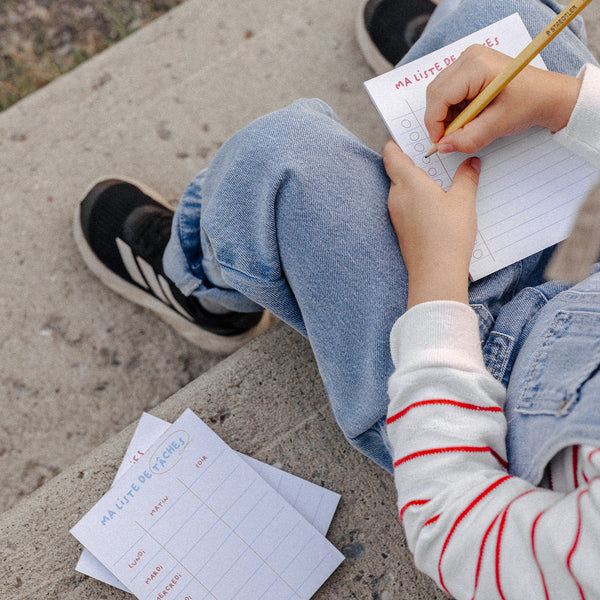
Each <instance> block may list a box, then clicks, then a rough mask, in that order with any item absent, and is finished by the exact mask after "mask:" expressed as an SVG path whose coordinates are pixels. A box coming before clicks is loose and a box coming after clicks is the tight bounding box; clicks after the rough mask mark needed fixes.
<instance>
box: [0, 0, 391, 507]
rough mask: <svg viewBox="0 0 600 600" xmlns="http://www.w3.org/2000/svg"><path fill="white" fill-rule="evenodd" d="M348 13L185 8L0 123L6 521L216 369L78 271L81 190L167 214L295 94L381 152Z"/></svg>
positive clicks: (340, 5)
mask: <svg viewBox="0 0 600 600" xmlns="http://www.w3.org/2000/svg"><path fill="white" fill-rule="evenodd" d="M357 4H358V2H357V1H353V2H352V3H348V2H347V1H345V0H335V1H332V2H331V3H327V5H326V6H322V3H319V2H317V1H316V0H310V1H306V2H303V3H294V2H291V1H290V0H282V1H281V2H277V3H271V2H267V1H266V0H255V2H253V3H252V6H249V5H247V4H245V5H243V7H240V5H239V3H235V2H233V1H224V2H219V3H218V4H217V3H214V2H210V1H206V0H190V1H189V2H187V3H185V4H183V5H182V6H180V7H179V8H177V9H175V10H174V11H172V12H170V13H169V14H167V15H166V16H165V17H163V18H162V19H159V20H158V21H156V22H155V23H153V24H152V25H150V26H149V27H147V28H145V29H143V30H142V31H140V32H138V33H137V34H134V35H133V36H131V37H130V38H128V39H126V40H125V41H123V42H122V43H120V44H118V45H117V46H115V47H113V48H111V49H110V50H108V51H107V52H105V53H103V54H101V55H99V56H97V57H96V58H94V59H93V60H91V61H89V62H87V63H85V64H84V65H82V66H81V67H80V68H78V69H77V70H75V71H74V72H72V73H70V74H68V75H66V76H64V77H62V78H60V79H59V80H57V81H56V82H54V83H53V84H51V85H49V86H48V87H46V88H44V89H43V90H40V91H39V92H37V93H36V94H33V95H32V96H30V97H29V98H26V99H25V100H23V101H22V102H20V103H18V104H17V105H15V106H14V107H12V108H11V109H9V110H8V111H5V112H4V113H2V114H0V172H1V173H2V185H1V186H0V207H1V208H2V209H1V210H0V255H1V256H3V257H4V259H5V263H4V266H5V269H4V272H3V284H2V287H1V288H0V316H1V319H0V361H1V364H2V370H1V374H0V393H1V394H2V397H3V399H4V409H5V418H4V419H3V420H2V424H1V425H0V426H1V427H2V429H1V430H0V431H1V435H0V455H2V458H3V461H4V463H5V465H6V468H5V470H4V473H3V475H2V485H1V486H0V510H5V509H7V508H9V507H11V506H14V505H15V503H16V502H18V500H19V499H21V498H23V497H25V496H26V495H27V494H28V493H30V492H31V491H32V490H34V489H35V488H36V487H38V486H39V485H40V484H42V483H43V482H44V481H47V480H48V479H49V478H50V477H51V476H53V475H55V474H56V473H58V472H60V471H61V470H62V469H64V468H65V467H66V466H68V465H69V464H71V463H72V462H73V461H74V460H76V459H77V457H78V456H81V455H83V454H85V453H86V452H88V451H89V450H91V449H92V448H93V447H95V446H96V445H97V444H99V443H101V442H102V441H104V440H106V439H108V438H109V437H110V436H111V435H112V434H114V433H116V432H118V431H120V430H121V429H122V428H123V427H124V426H125V425H127V424H128V423H131V422H132V421H133V420H134V419H136V418H137V417H138V416H139V414H140V412H141V411H142V410H144V409H149V408H152V407H153V406H156V404H157V403H158V402H160V401H161V400H163V399H164V398H167V397H168V396H169V395H170V394H172V393H174V392H175V391H176V390H177V389H179V388H180V387H182V386H183V385H185V384H186V383H188V382H189V381H191V380H193V379H194V378H195V377H197V376H198V375H200V374H201V373H202V372H204V371H205V370H206V369H208V368H210V367H211V366H213V365H215V364H217V363H218V361H219V360H220V357H215V356H211V355H208V354H206V353H203V352H200V351H198V349H197V348H195V347H193V346H191V345H189V344H187V343H186V342H185V341H182V340H181V339H180V338H179V337H177V336H176V335H175V334H174V333H173V332H172V331H171V330H170V329H169V328H168V327H167V326H166V325H164V324H163V323H162V321H160V320H159V319H157V318H155V317H154V316H153V315H152V314H150V313H148V312H147V311H144V310H141V309H139V308H137V307H135V306H132V305H129V304H128V303H126V302H124V301H123V300H121V299H120V298H118V297H117V296H116V295H114V294H113V293H112V292H110V291H109V290H106V289H105V288H104V287H103V286H102V284H100V283H99V282H98V281H97V280H96V279H95V278H94V277H93V276H92V275H91V274H90V273H89V272H88V270H87V269H86V268H85V266H84V265H83V263H82V261H81V260H80V258H79V256H78V253H77V251H76V249H75V245H74V242H73V238H72V232H71V218H72V214H73V211H74V209H75V207H76V205H77V203H78V201H79V199H80V197H81V196H82V194H83V193H84V192H85V191H86V190H87V188H88V186H89V185H90V183H91V182H92V181H94V180H95V179H97V178H98V177H101V176H105V175H107V174H114V173H121V174H126V175H129V176H132V177H135V178H137V179H139V180H141V181H144V182H146V183H147V184H148V185H150V186H152V187H154V188H155V189H157V190H158V191H159V192H161V194H162V195H163V196H164V197H166V198H170V199H173V201H174V202H175V201H176V199H177V198H178V197H179V195H180V194H181V192H182V190H183V189H184V187H185V186H186V185H187V183H188V182H189V180H190V179H191V178H192V177H193V176H194V175H195V174H196V173H197V171H198V170H200V169H201V168H202V167H204V166H205V165H206V164H207V163H208V161H209V160H210V158H211V156H212V154H213V153H214V151H215V150H216V149H217V148H218V147H219V146H220V144H221V143H222V142H223V141H224V140H225V139H227V137H229V136H230V135H231V134H232V133H234V132H235V131H236V130H237V129H239V128H240V127H242V126H244V125H245V124H247V123H248V122H249V121H250V120H252V119H253V118H255V117H258V116H260V115H261V114H263V113H264V112H267V111H269V110H274V109H276V108H279V107H281V106H284V105H286V104H288V103H289V102H292V101H293V100H294V99H296V98H297V97H298V96H302V95H311V96H312V95H318V96H322V97H324V98H325V99H326V100H327V101H329V102H330V104H332V105H333V106H336V108H337V109H338V110H339V112H340V114H341V115H342V118H344V119H345V120H346V121H347V122H348V123H354V124H356V125H357V133H359V134H360V135H361V136H363V137H365V138H370V139H371V140H377V139H378V140H379V141H375V142H374V143H383V141H384V140H385V130H384V128H383V126H382V125H381V123H380V120H379V118H378V116H377V115H376V113H375V111H374V110H373V109H372V108H371V107H370V105H369V100H368V98H367V97H366V94H365V93H364V92H363V90H362V81H363V80H364V79H366V78H367V77H369V76H370V71H369V70H368V68H367V67H366V66H365V64H364V62H363V61H362V57H361V55H360V53H359V51H358V49H357V48H356V45H355V43H354V38H353V19H354V9H355V6H356V5H357ZM364 115H368V117H367V118H365V116H364ZM158 340H160V344H159V343H157V342H158ZM23 440H27V443H26V444H23Z"/></svg>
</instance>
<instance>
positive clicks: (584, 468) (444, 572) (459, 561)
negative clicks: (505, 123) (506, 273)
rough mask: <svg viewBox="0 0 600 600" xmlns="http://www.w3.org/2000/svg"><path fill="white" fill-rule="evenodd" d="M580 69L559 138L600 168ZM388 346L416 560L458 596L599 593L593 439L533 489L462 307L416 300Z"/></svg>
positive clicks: (592, 96)
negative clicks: (512, 457)
mask: <svg viewBox="0 0 600 600" xmlns="http://www.w3.org/2000/svg"><path fill="white" fill-rule="evenodd" d="M579 77H580V78H581V79H582V80H583V82H582V87H581V91H580V94H579V98H578V101H577V104H576V106H575V109H574V110H573V114H572V115H571V119H570V120H569V123H568V125H567V126H566V127H565V128H564V129H563V130H561V131H560V132H558V133H557V134H556V135H555V138H556V139H557V141H559V142H560V143H562V144H563V145H565V146H566V147H568V148H569V149H571V150H572V151H574V152H576V153H578V154H580V155H582V156H584V157H585V158H587V159H588V160H589V161H590V162H592V163H594V164H596V165H598V166H600V69H598V68H597V67H595V66H592V65H586V67H584V69H582V71H581V72H580V74H579ZM391 350H392V357H393V360H394V364H395V366H396V371H395V373H394V374H393V376H392V377H391V379H390V383H389V393H390V406H389V412H388V431H389V436H390V440H391V443H392V447H393V455H394V456H393V458H394V463H395V479H396V487H397V490H398V506H399V516H400V520H401V521H402V523H403V525H404V528H405V531H406V535H407V540H408V544H409V547H410V549H411V550H412V552H413V553H414V557H415V563H416V565H417V567H418V568H419V569H421V570H422V571H424V572H425V573H427V574H428V575H430V576H431V577H432V578H433V579H434V580H435V581H436V582H437V583H438V585H439V586H440V587H441V588H442V589H444V590H445V591H446V592H448V593H449V594H450V595H452V596H454V597H455V598H456V599H458V600H462V599H463V598H464V599H468V600H470V599H472V598H475V599H477V598H482V599H484V600H493V599H495V598H499V599H506V600H509V599H519V600H522V599H527V600H530V599H536V600H537V599H538V598H540V599H542V600H543V599H546V598H548V599H552V600H571V599H574V600H577V599H583V598H584V599H586V600H591V599H600V440H599V444H598V445H599V447H591V446H572V447H569V448H567V449H565V450H563V451H562V452H560V453H559V454H558V455H557V456H556V457H554V459H553V460H552V461H551V463H550V464H549V465H548V468H547V471H546V476H545V478H544V480H543V481H542V483H541V485H540V487H535V486H533V485H531V484H530V483H528V482H526V481H524V480H522V479H519V478H516V477H512V476H510V475H509V474H508V472H507V470H506V466H507V464H506V447H505V433H506V419H505V417H504V413H503V410H502V409H503V406H504V402H505V397H506V392H505V389H504V388H503V386H502V385H501V384H499V383H498V382H497V381H496V380H495V379H494V378H493V377H492V376H491V375H490V374H489V373H488V372H487V371H486V369H485V366H484V364H483V359H482V354H481V345H480V341H479V331H478V323H477V317H476V315H475V313H474V312H473V311H472V309H471V308H470V307H468V306H466V305H464V304H460V303H455V302H430V303H425V304H420V305H418V306H415V307H414V308H412V309H411V310H409V311H408V312H407V313H406V314H405V315H403V316H402V317H401V318H400V319H399V320H398V321H397V323H396V325H395V326H394V329H393V331H392V334H391Z"/></svg>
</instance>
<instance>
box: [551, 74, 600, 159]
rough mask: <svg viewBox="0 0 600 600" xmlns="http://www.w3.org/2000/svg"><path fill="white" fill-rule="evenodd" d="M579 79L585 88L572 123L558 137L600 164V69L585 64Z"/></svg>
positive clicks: (567, 145)
mask: <svg viewBox="0 0 600 600" xmlns="http://www.w3.org/2000/svg"><path fill="white" fill-rule="evenodd" d="M577 78H578V79H581V90H580V92H579V96H578V98H577V102H576V104H575V108H574V109H573V112H572V113H571V117H570V118H569V122H568V123H567V125H566V126H565V127H563V128H562V129H561V130H560V131H557V132H556V133H555V134H554V136H553V137H554V139H555V140H556V141H558V142H559V143H560V144H561V145H563V146H565V147H566V148H568V149H569V150H571V151H572V152H574V153H575V154H578V155H579V156H581V157H583V158H585V159H586V160H588V161H589V162H591V163H592V164H594V165H600V68H598V67H596V66H595V65H592V64H586V65H584V66H583V67H582V68H581V70H580V71H579V73H578V74H577Z"/></svg>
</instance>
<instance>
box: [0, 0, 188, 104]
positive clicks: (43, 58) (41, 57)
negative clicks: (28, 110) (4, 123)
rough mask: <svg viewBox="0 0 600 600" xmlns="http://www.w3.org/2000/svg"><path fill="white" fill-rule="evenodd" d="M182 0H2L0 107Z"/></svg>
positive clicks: (13, 101)
mask: <svg viewBox="0 0 600 600" xmlns="http://www.w3.org/2000/svg"><path fill="white" fill-rule="evenodd" d="M183 1H184V0H3V1H2V2H1V3H0V110H4V109H6V108H8V107H9V106H10V105H11V104H14V103H15V102H17V101H18V100H19V99H20V98H22V97H23V96H26V95H27V94H29V93H31V92H33V91H35V90H36V89H38V88H40V87H42V86H44V85H46V84H47V83H49V82H50V81H52V80H53V79H55V78H56V77H58V76H59V75H62V74H63V73H66V72H67V71H69V70H71V69H72V68H74V67H76V66H77V65H78V64H80V63H82V62H83V61H85V60H87V59H88V58H90V57H91V56H94V54H97V53H98V52H101V51H102V50H104V49H105V48H107V47H108V46H110V45H112V44H114V43H115V42H118V41H119V40H121V39H123V38H124V37H126V36H127V35H129V34H130V33H132V32H134V31H136V30H137V29H139V28H140V27H142V26H144V25H145V24H147V23H149V22H150V21H152V20H153V19H155V18H157V17H159V16H160V15H162V14H164V13H165V12H167V11H169V10H170V9H172V8H174V7H175V6H177V5H178V4H181V3H182V2H183Z"/></svg>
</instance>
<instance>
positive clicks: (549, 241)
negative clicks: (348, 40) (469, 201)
mask: <svg viewBox="0 0 600 600" xmlns="http://www.w3.org/2000/svg"><path fill="white" fill-rule="evenodd" d="M530 41H531V36H530V35H529V33H528V31H527V29H526V27H525V25H524V24H523V21H522V20H521V17H520V16H519V15H518V14H516V13H515V14H513V15H511V16H509V17H506V18H505V19H502V20H501V21H498V22H497V23H494V24H493V25H490V26H489V27H486V28H484V29H482V30H480V31H478V32H476V33H473V34H471V35H469V36H467V37H465V38H462V39H461V40H458V41H457V42H455V43H453V44H450V45H448V46H445V47H444V48H442V49H440V50H438V51H436V52H433V53H431V54H428V55H427V56H424V57H423V58H420V59H418V60H415V61H413V62H411V63H408V64H406V65H403V66H401V67H398V68H397V69H394V70H392V71H389V72H388V73H384V74H383V75H380V76H378V77H375V78H373V79H371V80H369V81H366V82H365V87H366V89H367V92H368V93H369V95H370V97H371V99H372V101H373V103H374V104H375V106H376V107H377V109H378V110H379V112H380V114H381V116H382V117H383V120H384V121H385V123H386V125H387V127H388V129H389V131H390V133H391V135H392V137H393V138H394V140H395V141H396V143H397V144H398V145H399V146H400V148H402V150H403V151H404V152H405V153H407V154H408V155H409V156H410V157H411V158H412V159H413V161H414V162H415V164H416V165H417V166H419V167H420V168H422V169H423V170H424V171H425V172H426V173H427V174H428V175H429V176H430V177H431V178H432V179H434V180H435V181H437V182H438V183H439V184H440V186H441V187H443V188H444V189H448V188H449V186H450V183H451V181H452V178H453V176H454V174H455V172H456V169H457V168H458V166H459V165H460V164H461V163H462V162H463V160H465V158H466V157H467V156H468V155H466V154H461V153H457V152H455V153H452V154H444V155H440V154H434V155H433V156H431V157H429V158H427V157H426V156H425V155H426V153H427V151H428V150H429V148H430V147H431V140H430V139H429V136H428V133H427V129H426V128H425V125H424V121H423V118H424V114H425V104H426V97H425V93H426V89H427V85H428V84H429V83H430V82H431V81H432V80H433V79H434V78H435V76H436V75H437V74H438V73H439V72H441V71H443V70H444V69H445V68H446V67H447V66H449V65H451V64H452V63H453V62H454V61H455V60H456V59H457V58H458V57H459V56H460V54H461V53H462V52H463V51H464V50H465V49H466V48H467V47H469V46H471V45H473V44H481V45H485V46H488V47H490V48H494V49H496V50H498V51H500V52H503V53H504V54H507V55H509V56H511V57H514V56H516V55H517V54H518V53H519V52H520V51H521V50H522V49H523V48H524V47H525V46H526V45H527V44H528V43H529V42H530ZM531 64H532V65H533V66H536V67H538V68H544V69H545V66H544V63H543V60H542V59H541V57H540V56H537V57H536V58H535V59H534V60H533V61H532V63H531ZM532 93H535V90H533V91H532ZM477 156H479V157H480V158H481V160H482V171H481V176H480V182H479V188H478V193H477V203H476V206H477V228H478V231H477V239H476V242H475V247H474V249H473V255H472V258H471V264H470V276H471V278H472V279H473V280H477V279H480V278H481V277H484V276H486V275H489V274H490V273H493V272H494V271H497V270H499V269H501V268H503V267H506V266H507V265H510V264H512V263H514V262H517V261H519V260H521V259H523V258H525V257H527V256H530V255H532V254H534V253H536V252H539V251H540V250H543V249H545V248H547V247H549V246H551V245H553V244H555V243H558V242H560V241H561V240H563V239H565V238H566V237H567V236H568V234H569V232H570V229H571V227H572V224H573V221H574V219H575V216H576V213H577V209H578V208H579V205H580V204H581V202H582V200H583V198H585V196H586V195H587V193H588V192H589V191H590V189H591V187H592V186H593V184H594V182H595V181H596V179H597V176H598V172H597V169H596V168H595V167H593V166H592V165H590V164H589V163H587V162H586V161H585V160H584V159H582V158H581V157H579V156H576V155H574V154H573V153H571V152H570V151H568V150H566V149H565V148H563V147H562V146H561V145H560V144H558V143H557V142H556V141H554V140H553V138H552V134H551V133H550V132H549V131H547V130H546V129H542V128H532V129H529V130H528V131H526V132H523V133H521V134H518V135H515V136H510V137H505V138H501V139H498V140H496V141H495V142H493V143H492V144H490V145H489V146H487V147H485V148H483V149H481V150H480V151H479V152H478V153H477Z"/></svg>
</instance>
